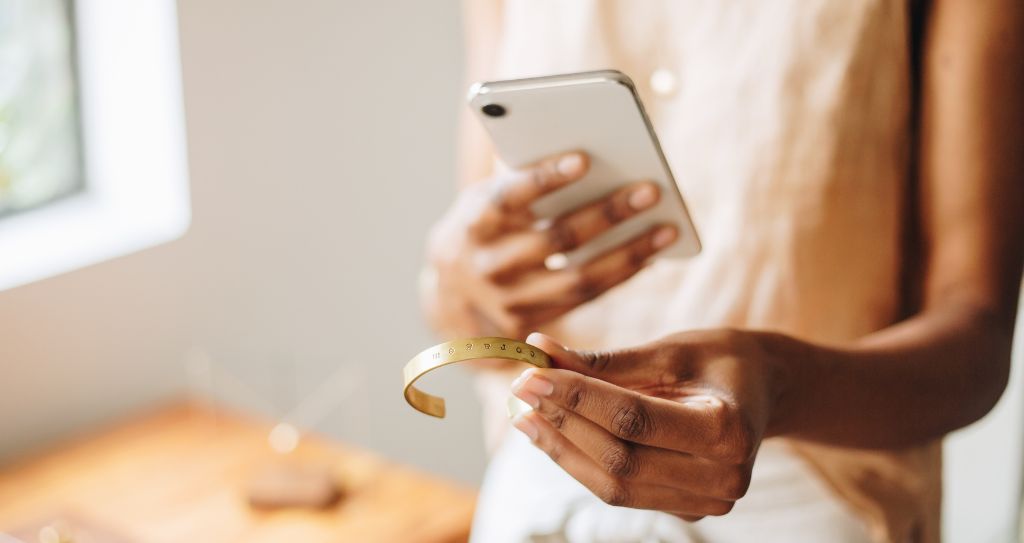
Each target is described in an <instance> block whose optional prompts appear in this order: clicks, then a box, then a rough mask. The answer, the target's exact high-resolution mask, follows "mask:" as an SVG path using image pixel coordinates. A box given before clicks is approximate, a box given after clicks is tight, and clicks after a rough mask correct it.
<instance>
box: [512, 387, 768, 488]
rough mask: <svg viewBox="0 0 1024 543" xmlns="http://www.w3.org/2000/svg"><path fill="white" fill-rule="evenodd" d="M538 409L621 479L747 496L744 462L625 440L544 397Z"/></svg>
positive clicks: (608, 470) (746, 474)
mask: <svg viewBox="0 0 1024 543" xmlns="http://www.w3.org/2000/svg"><path fill="white" fill-rule="evenodd" d="M518 383H519V381H517V384H518ZM517 384H514V385H513V389H516V388H517ZM534 409H535V410H536V412H537V413H539V414H540V416H542V417H544V419H545V420H546V421H548V422H549V423H550V424H551V426H553V427H554V428H555V429H556V430H558V431H559V432H560V433H561V434H562V435H564V436H565V437H566V438H567V439H568V440H569V441H570V442H571V443H572V444H574V445H576V447H578V448H579V449H580V450H581V451H583V453H584V454H586V455H587V456H588V457H590V459H591V460H593V461H594V462H595V463H597V465H598V466H600V467H601V468H602V469H603V470H604V471H605V472H607V473H608V474H610V475H612V476H613V477H615V478H617V479H621V480H623V481H630V482H636V483H641V484H655V485H662V486H670V487H674V488H679V489H681V490H686V491H688V492H690V493H693V494H696V495H700V496H710V497H714V498H718V499H722V500H730V501H735V500H738V499H740V498H741V497H743V495H744V494H745V493H746V491H747V487H748V486H749V485H750V475H749V474H750V471H749V469H748V466H747V465H745V464H739V465H732V464H723V463H719V462H713V461H710V460H707V459H704V458H700V457H697V456H693V455H691V454H687V453H682V452H678V451H672V450H669V449H661V448H657V447H649V446H647V445H639V444H635V443H630V442H626V441H623V440H621V439H619V438H617V437H615V436H613V435H612V434H611V433H610V432H608V431H607V430H605V429H604V428H602V427H600V426H598V425H597V424H595V423H594V422H592V421H590V420H587V419H585V418H583V417H581V416H579V415H577V414H576V413H573V412H572V411H568V410H566V409H563V408H562V407H561V406H559V405H557V404H555V403H554V402H550V401H545V400H543V399H542V400H541V401H540V403H539V404H538V405H537V406H536V407H535V408H534Z"/></svg>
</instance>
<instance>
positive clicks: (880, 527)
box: [487, 0, 941, 542]
mask: <svg viewBox="0 0 1024 543" xmlns="http://www.w3.org/2000/svg"><path fill="white" fill-rule="evenodd" d="M908 10H909V6H908V4H907V3H906V2H899V1H886V0H799V1H798V0H773V1H764V0H728V1H727V0H677V1H671V0H649V1H638V0H629V1H627V0H622V1H597V0H574V1H568V0H567V1H554V0H508V1H507V2H506V3H505V4H504V5H503V6H502V8H501V9H500V14H501V15H500V19H501V21H500V27H501V31H500V34H499V47H498V50H497V52H496V55H497V59H496V61H495V62H494V63H493V65H492V66H493V72H492V73H489V74H487V76H488V77H493V78H515V77H524V76H534V75H544V74H553V73H563V72H573V71H581V70H591V69H601V68H615V69H618V70H621V71H623V72H625V73H626V74H628V75H630V76H631V77H632V78H633V79H634V81H635V83H636V85H637V88H638V90H639V92H640V94H641V97H642V98H643V100H644V103H645V105H646V107H647V110H648V113H649V114H650V117H651V120H652V122H653V124H654V127H655V130H656V131H657V133H658V135H659V137H660V139H661V142H662V145H663V147H664V151H665V154H666V156H667V158H668V161H669V163H670V165H671V167H672V169H673V171H674V173H675V176H676V179H677V181H678V183H679V186H680V189H681V191H682V193H683V196H684V198H685V199H686V201H687V204H688V206H689V208H690V210H691V212H692V214H693V219H694V222H695V224H696V226H697V229H698V232H699V233H700V235H701V239H702V243H703V246H704V250H703V252H702V253H701V254H700V255H699V256H697V257H696V258H693V259H691V260H686V261H658V262H656V263H655V264H654V265H652V266H651V267H650V268H648V269H646V270H645V271H643V272H641V273H640V274H638V275H637V276H636V277H634V278H633V279H632V280H630V281H629V282H628V283H626V284H624V285H622V286H620V287H618V288H616V289H614V290H612V291H611V292H609V293H607V294H605V295H604V296H602V297H600V298H598V299H597V300H595V301H593V302H591V303H589V304H587V305H585V306H582V307H580V308H578V309H577V310H575V311H573V312H572V313H570V314H568V315H566V316H565V317H564V318H562V319H561V320H560V321H558V322H556V323H554V324H552V325H551V326H550V327H548V328H547V329H546V330H545V331H546V332H548V333H550V334H552V335H554V336H555V337H558V338H560V339H561V340H563V341H565V342H566V343H567V344H570V345H573V346H577V347H585V348H616V347H623V346H629V345H634V344H638V343H641V342H646V341H650V340H652V339H655V338H658V337H660V336H663V335H666V334H669V333H672V332H676V331H680V330H685V329H692V328H707V327H718V326H734V327H746V328H757V329H770V330H776V331H780V332H784V333H788V334H791V335H793V336H796V337H800V338H806V339H808V340H813V341H816V342H826V343H827V342H845V341H849V340H853V339H855V338H858V337H861V336H864V335H866V334H868V333H870V332H872V331H875V330H878V329H881V328H884V327H886V326H888V325H890V324H892V323H893V322H894V321H895V320H897V318H898V309H899V303H900V288H899V287H900V271H901V266H903V262H902V257H903V253H902V251H901V229H902V228H903V205H904V198H905V192H906V183H907V171H908V120H909V99H910V91H909V60H908V40H909V37H908ZM489 396H490V397H489V400H493V401H495V402H504V401H505V397H504V395H500V396H498V397H495V396H496V395H494V394H489ZM789 446H790V450H792V451H795V452H796V453H798V454H799V455H800V456H801V457H802V458H803V459H804V460H805V461H806V462H808V463H809V464H810V465H811V466H812V467H813V469H814V471H815V472H816V473H817V474H819V475H820V477H821V478H823V479H824V480H825V481H826V482H827V483H828V484H829V486H830V488H831V489H832V490H833V491H834V492H835V494H836V495H837V496H839V497H841V499H842V500H844V501H845V502H846V503H847V504H848V505H849V506H851V507H852V508H853V509H854V510H855V511H856V512H857V514H858V515H859V516H860V517H862V518H863V519H864V520H865V521H866V522H867V524H868V526H869V527H870V532H871V534H872V536H873V537H874V538H875V539H877V540H878V541H899V542H904V541H937V540H938V538H939V524H938V515H939V505H940V489H941V485H940V479H939V467H940V461H941V456H940V454H941V453H940V447H939V444H938V443H935V444H932V445H929V446H926V447H920V448H915V449H909V450H903V451H892V452H868V451H857V450H850V449H842V448H837V447H828V446H823V445H816V444H808V443H796V442H790V443H789Z"/></svg>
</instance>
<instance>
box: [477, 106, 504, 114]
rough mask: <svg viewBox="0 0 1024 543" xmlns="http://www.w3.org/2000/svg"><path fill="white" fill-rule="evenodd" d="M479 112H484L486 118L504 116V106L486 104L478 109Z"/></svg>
mask: <svg viewBox="0 0 1024 543" xmlns="http://www.w3.org/2000/svg"><path fill="white" fill-rule="evenodd" d="M480 111H483V112H484V115H487V116H488V117H501V116H503V115H505V106H502V105H499V104H487V105H486V106H484V107H482V108H480Z"/></svg>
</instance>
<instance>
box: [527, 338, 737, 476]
mask: <svg viewBox="0 0 1024 543" xmlns="http://www.w3.org/2000/svg"><path fill="white" fill-rule="evenodd" d="M545 352H547V351H545ZM515 392H516V395H517V396H518V397H519V398H520V399H522V400H523V401H525V402H526V403H529V404H530V405H540V403H541V401H542V400H546V401H550V402H553V403H555V404H557V405H558V406H560V407H561V408H563V409H565V410H567V411H572V412H574V413H576V414H578V415H580V416H581V417H584V418H586V419H588V420H590V421H592V422H594V423H596V424H597V425H598V426H600V427H602V428H604V429H605V430H607V431H608V432H610V433H611V434H612V435H614V436H615V437H618V438H619V439H623V440H625V441H630V442H633V443H640V444H644V445H650V446H652V447H659V448H663V449H671V450H674V451H680V452H686V453H690V454H694V455H697V456H701V457H704V458H710V459H713V460H718V461H722V462H730V463H735V464H739V463H741V462H746V461H747V460H748V459H750V458H751V457H753V453H754V447H755V446H754V441H755V440H754V439H753V437H752V436H751V435H750V433H749V432H748V431H747V429H746V428H745V427H744V425H743V424H741V423H740V422H739V418H738V416H736V414H735V410H734V409H732V408H731V406H729V405H727V404H726V403H725V402H724V401H723V400H722V399H721V398H719V397H717V396H713V395H705V396H700V397H698V396H688V397H686V399H685V401H674V400H667V399H664V398H656V397H652V396H647V395H644V394H640V393H639V392H636V391H633V390H628V389H625V388H622V387H619V386H616V385H613V384H611V383H607V382H605V381H601V380H598V379H594V378H592V377H587V376H585V375H581V374H579V373H576V372H573V371H566V370H559V369H538V368H531V369H529V370H527V371H525V372H524V373H523V375H522V378H521V380H520V381H519V382H518V383H517V389H516V390H515Z"/></svg>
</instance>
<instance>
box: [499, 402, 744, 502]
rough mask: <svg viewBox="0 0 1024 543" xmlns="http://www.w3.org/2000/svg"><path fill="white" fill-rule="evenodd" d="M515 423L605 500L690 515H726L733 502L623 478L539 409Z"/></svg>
mask: <svg viewBox="0 0 1024 543" xmlns="http://www.w3.org/2000/svg"><path fill="white" fill-rule="evenodd" d="M513 425H514V426H515V427H516V428H517V429H519V430H520V431H522V432H523V433H525V434H526V435H527V436H528V437H529V438H530V439H531V440H532V441H533V443H534V445H536V446H537V447H538V448H539V449H541V450H542V451H544V452H545V453H546V454H547V455H548V456H549V457H550V458H551V459H552V460H554V461H555V463H557V464H558V465H559V466H561V467H562V469H564V470H565V471H566V473H568V474H569V475H571V476H572V477H573V478H574V479H576V480H577V481H579V482H580V483H582V484H583V486H585V487H587V488H588V489H590V491H591V492H593V493H594V494H595V495H596V496H597V497H598V498H600V499H601V500H602V501H604V502H605V503H608V504H610V505H615V506H620V507H634V508H638V509H655V510H662V511H673V512H680V513H683V514H686V515H691V516H703V515H724V514H726V513H728V512H729V511H730V510H731V509H732V505H733V504H732V502H729V501H726V500H718V499H715V498H707V497H702V496H698V495H695V494H692V493H689V492H686V491H684V490H680V489H678V488H672V487H667V486H662V485H653V484H640V483H634V482H628V481H623V480H621V479H619V478H616V477H614V476H613V475H611V474H609V473H608V472H606V471H604V470H603V469H602V468H601V466H599V465H598V464H597V463H595V462H594V461H593V460H592V459H591V458H590V457H589V456H587V455H586V454H585V453H583V451H581V450H580V449H579V448H578V447H577V446H576V445H574V444H573V443H572V442H571V441H569V440H568V439H567V438H566V437H565V436H563V435H562V434H561V433H559V432H558V431H557V430H556V429H555V428H554V427H553V426H551V424H550V423H549V422H547V421H546V420H544V418H543V417H541V416H540V415H539V414H538V413H536V412H528V413H525V414H523V415H520V416H518V417H516V419H515V420H514V421H513Z"/></svg>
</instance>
